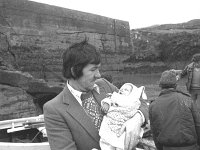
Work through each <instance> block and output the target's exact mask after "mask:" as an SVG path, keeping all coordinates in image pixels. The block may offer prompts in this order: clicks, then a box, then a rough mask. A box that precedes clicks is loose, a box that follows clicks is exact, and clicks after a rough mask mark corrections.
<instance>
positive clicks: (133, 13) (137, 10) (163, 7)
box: [31, 0, 200, 29]
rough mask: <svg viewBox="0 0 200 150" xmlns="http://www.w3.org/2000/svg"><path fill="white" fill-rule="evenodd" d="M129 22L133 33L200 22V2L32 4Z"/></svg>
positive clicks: (49, 0)
mask: <svg viewBox="0 0 200 150" xmlns="http://www.w3.org/2000/svg"><path fill="white" fill-rule="evenodd" d="M31 1H36V2H40V3H46V4H49V5H55V6H60V7H64V8H68V9H73V10H79V11H83V12H88V13H93V14H97V15H101V16H105V17H110V18H113V19H119V20H124V21H128V22H129V24H130V29H136V28H142V27H148V26H152V25H159V24H170V23H183V22H187V21H190V20H192V19H200V0H31Z"/></svg>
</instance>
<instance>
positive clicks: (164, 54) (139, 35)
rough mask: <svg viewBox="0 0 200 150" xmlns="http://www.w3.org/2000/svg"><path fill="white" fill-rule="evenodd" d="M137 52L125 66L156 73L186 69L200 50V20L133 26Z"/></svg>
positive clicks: (132, 34) (133, 40)
mask: <svg viewBox="0 0 200 150" xmlns="http://www.w3.org/2000/svg"><path fill="white" fill-rule="evenodd" d="M131 40H132V43H133V50H134V53H133V55H131V56H130V57H129V58H128V59H127V60H126V61H124V62H125V63H126V64H127V67H126V68H125V70H128V71H131V72H135V73H156V72H162V71H163V70H165V69H170V68H174V69H183V68H184V66H185V65H186V64H187V63H189V61H190V60H191V57H192V55H193V54H195V53H199V52H200V20H199V19H196V20H191V21H188V22H186V23H180V24H165V25H159V26H152V27H148V28H141V29H137V30H131Z"/></svg>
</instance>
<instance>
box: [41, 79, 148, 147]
mask: <svg viewBox="0 0 200 150" xmlns="http://www.w3.org/2000/svg"><path fill="white" fill-rule="evenodd" d="M96 84H97V85H98V86H99V88H100V94H98V93H97V92H94V93H93V95H94V97H95V99H96V100H97V102H98V103H99V104H100V102H101V100H102V99H104V98H105V97H106V94H107V93H112V92H113V91H118V89H117V88H116V87H115V86H114V85H112V84H111V83H109V82H108V81H107V80H105V79H99V80H97V82H96ZM140 110H141V111H142V113H143V114H144V116H145V118H146V119H148V109H147V105H146V103H145V102H143V101H141V107H140ZM44 119H45V126H46V129H47V135H48V141H49V144H50V147H51V150H91V149H92V148H96V149H100V146H99V140H100V137H99V134H98V131H97V129H96V128H95V126H94V124H93V122H92V120H91V118H90V117H89V116H88V115H87V114H86V113H85V111H84V109H83V108H82V106H81V105H80V104H79V103H78V101H77V100H76V99H75V97H74V96H73V95H72V94H71V92H70V91H69V89H68V88H67V86H66V87H65V88H64V90H63V91H62V92H61V93H60V94H59V95H58V96H56V97H55V98H54V99H52V100H50V101H48V102H47V103H45V105H44Z"/></svg>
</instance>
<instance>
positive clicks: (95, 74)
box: [77, 64, 101, 92]
mask: <svg viewBox="0 0 200 150" xmlns="http://www.w3.org/2000/svg"><path fill="white" fill-rule="evenodd" d="M100 66H101V64H98V65H95V64H88V65H87V66H85V67H84V68H83V75H82V76H81V77H80V78H79V79H77V83H78V84H79V90H80V91H83V92H85V91H88V90H92V89H93V88H94V83H95V81H96V79H98V78H100V77H101V74H100V72H99V68H100Z"/></svg>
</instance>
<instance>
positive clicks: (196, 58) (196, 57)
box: [192, 53, 200, 62]
mask: <svg viewBox="0 0 200 150" xmlns="http://www.w3.org/2000/svg"><path fill="white" fill-rule="evenodd" d="M192 61H193V62H198V61H200V53H197V54H194V55H193V57H192Z"/></svg>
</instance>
